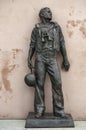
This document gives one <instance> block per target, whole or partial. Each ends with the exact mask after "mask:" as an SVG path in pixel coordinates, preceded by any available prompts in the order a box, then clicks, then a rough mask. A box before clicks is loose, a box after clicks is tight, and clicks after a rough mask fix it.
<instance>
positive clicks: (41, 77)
mask: <svg viewBox="0 0 86 130" xmlns="http://www.w3.org/2000/svg"><path fill="white" fill-rule="evenodd" d="M46 73H48V75H49V77H50V80H51V84H52V97H53V113H55V114H61V113H63V111H64V99H63V92H62V81H61V75H60V71H59V67H58V65H57V61H56V58H54V57H52V58H49V57H48V58H44V57H42V56H41V55H40V56H39V58H36V61H35V76H36V87H35V100H34V109H35V110H34V111H35V113H44V111H45V95H44V83H45V77H46Z"/></svg>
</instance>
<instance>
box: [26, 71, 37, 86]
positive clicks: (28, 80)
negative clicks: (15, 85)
mask: <svg viewBox="0 0 86 130" xmlns="http://www.w3.org/2000/svg"><path fill="white" fill-rule="evenodd" d="M24 81H25V83H26V84H27V85H28V86H30V87H34V86H35V83H36V82H35V75H34V74H32V73H31V74H27V75H26V76H25V78H24Z"/></svg>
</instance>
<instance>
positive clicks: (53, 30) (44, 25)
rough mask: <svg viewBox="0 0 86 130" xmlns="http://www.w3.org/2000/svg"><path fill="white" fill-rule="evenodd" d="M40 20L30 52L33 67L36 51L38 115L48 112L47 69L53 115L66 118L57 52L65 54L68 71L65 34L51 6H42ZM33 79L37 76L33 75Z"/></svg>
mask: <svg viewBox="0 0 86 130" xmlns="http://www.w3.org/2000/svg"><path fill="white" fill-rule="evenodd" d="M39 17H40V20H41V22H40V23H38V24H36V26H35V27H34V29H33V31H32V35H31V43H30V49H29V55H28V66H29V68H30V69H31V70H32V69H33V65H32V57H33V54H34V52H35V53H36V54H35V66H34V68H35V72H34V74H35V100H34V111H35V117H36V118H40V117H42V116H43V115H44V112H45V101H44V100H45V95H44V83H45V78H46V73H48V75H49V77H50V80H51V83H52V95H53V115H54V116H57V117H61V118H64V117H65V116H66V115H65V113H64V99H63V92H62V81H61V76H60V71H59V67H58V64H57V61H56V59H57V55H58V53H59V52H61V54H62V57H63V63H62V66H63V68H64V69H65V70H66V71H68V70H69V67H70V64H69V61H68V57H67V53H66V48H65V41H64V36H63V34H62V31H61V27H60V26H59V24H58V23H56V22H52V12H51V10H50V8H48V7H45V8H42V9H41V10H40V12H39ZM32 78H33V79H34V76H32Z"/></svg>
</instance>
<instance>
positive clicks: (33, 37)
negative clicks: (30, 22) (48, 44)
mask: <svg viewBox="0 0 86 130" xmlns="http://www.w3.org/2000/svg"><path fill="white" fill-rule="evenodd" d="M35 44H36V29H35V28H34V29H33V31H32V34H31V42H30V49H29V53H28V67H29V68H30V69H31V70H32V68H33V65H32V57H33V54H34V52H35Z"/></svg>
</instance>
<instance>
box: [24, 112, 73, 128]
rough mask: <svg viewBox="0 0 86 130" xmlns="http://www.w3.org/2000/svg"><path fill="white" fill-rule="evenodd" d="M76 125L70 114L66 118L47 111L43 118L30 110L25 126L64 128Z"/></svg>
mask: <svg viewBox="0 0 86 130" xmlns="http://www.w3.org/2000/svg"><path fill="white" fill-rule="evenodd" d="M64 127H74V122H73V119H72V117H71V115H70V114H68V115H67V117H66V118H60V117H55V116H53V114H52V113H45V115H44V116H43V117H41V118H35V116H34V113H33V112H30V113H29V115H28V117H27V120H26V124H25V128H64Z"/></svg>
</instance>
